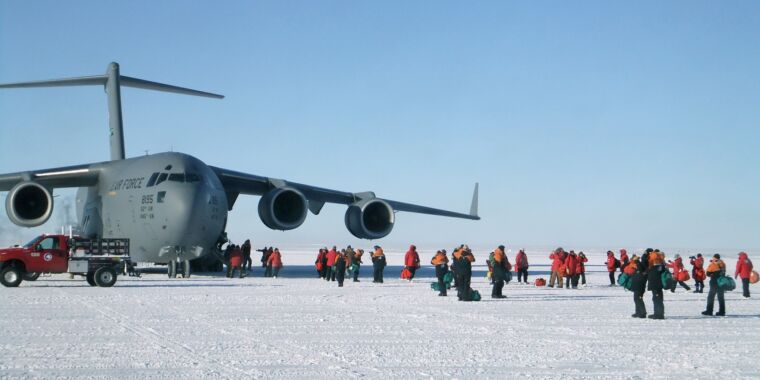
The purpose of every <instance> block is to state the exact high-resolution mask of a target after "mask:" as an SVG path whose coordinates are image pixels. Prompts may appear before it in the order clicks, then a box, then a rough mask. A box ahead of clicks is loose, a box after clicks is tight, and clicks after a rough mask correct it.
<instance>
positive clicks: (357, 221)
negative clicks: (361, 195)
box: [345, 199, 395, 239]
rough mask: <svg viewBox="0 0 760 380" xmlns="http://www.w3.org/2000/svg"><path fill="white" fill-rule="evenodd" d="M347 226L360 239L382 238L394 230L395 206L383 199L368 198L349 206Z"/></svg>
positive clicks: (346, 218) (346, 219)
mask: <svg viewBox="0 0 760 380" xmlns="http://www.w3.org/2000/svg"><path fill="white" fill-rule="evenodd" d="M345 221H346V228H348V231H349V232H351V234H352V235H354V236H356V237H358V238H359V239H380V238H382V237H385V236H386V235H388V234H389V233H391V230H393V223H394V222H395V215H394V214H393V207H391V205H389V204H388V202H386V201H384V200H381V199H366V200H362V201H359V202H356V203H354V204H352V205H350V206H348V210H346V217H345Z"/></svg>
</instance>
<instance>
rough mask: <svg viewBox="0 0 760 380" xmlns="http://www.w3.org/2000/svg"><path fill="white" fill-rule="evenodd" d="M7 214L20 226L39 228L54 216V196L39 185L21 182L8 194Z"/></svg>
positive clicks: (6, 200) (6, 202)
mask: <svg viewBox="0 0 760 380" xmlns="http://www.w3.org/2000/svg"><path fill="white" fill-rule="evenodd" d="M5 212H6V213H8V218H10V220H11V222H13V223H14V224H16V225H18V226H22V227H37V226H39V225H41V224H43V223H45V222H47V220H48V219H50V215H52V214H53V194H52V193H51V192H50V190H48V189H46V188H45V187H44V186H42V185H40V184H39V183H36V182H21V183H19V184H17V185H16V186H13V188H12V189H11V190H10V191H9V192H8V195H7V197H6V198H5Z"/></svg>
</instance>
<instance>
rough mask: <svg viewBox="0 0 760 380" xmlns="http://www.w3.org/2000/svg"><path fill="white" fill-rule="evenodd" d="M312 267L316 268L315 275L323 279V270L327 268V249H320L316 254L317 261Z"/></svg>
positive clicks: (324, 271)
mask: <svg viewBox="0 0 760 380" xmlns="http://www.w3.org/2000/svg"><path fill="white" fill-rule="evenodd" d="M314 266H315V267H316V268H317V274H318V275H319V278H321V279H324V278H325V273H327V271H326V270H325V268H326V267H327V249H324V248H320V249H319V253H318V254H317V259H316V260H314Z"/></svg>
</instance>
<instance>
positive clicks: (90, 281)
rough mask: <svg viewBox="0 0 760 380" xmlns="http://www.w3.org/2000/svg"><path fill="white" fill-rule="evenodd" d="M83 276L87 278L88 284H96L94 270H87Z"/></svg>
mask: <svg viewBox="0 0 760 380" xmlns="http://www.w3.org/2000/svg"><path fill="white" fill-rule="evenodd" d="M85 278H87V283H88V284H90V286H96V285H97V284H95V272H87V276H85Z"/></svg>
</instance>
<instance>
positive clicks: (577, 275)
mask: <svg viewBox="0 0 760 380" xmlns="http://www.w3.org/2000/svg"><path fill="white" fill-rule="evenodd" d="M549 260H551V263H552V266H551V274H550V275H549V285H548V286H549V287H550V288H553V287H554V286H555V283H556V285H557V287H558V288H560V289H562V286H563V282H564V286H565V288H567V289H571V288H572V289H578V286H579V285H578V284H579V281H580V286H586V263H587V262H588V258H586V254H584V253H583V251H580V252H578V253H575V251H574V250H570V252H567V251H565V250H564V249H562V247H559V248H557V249H555V250H554V251H552V253H551V254H549Z"/></svg>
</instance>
